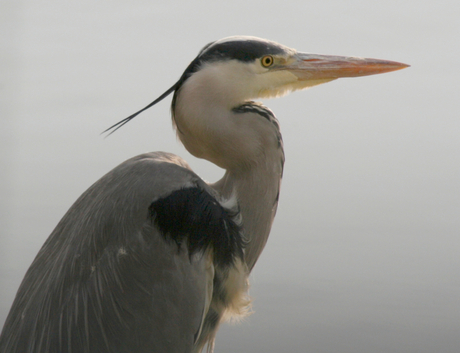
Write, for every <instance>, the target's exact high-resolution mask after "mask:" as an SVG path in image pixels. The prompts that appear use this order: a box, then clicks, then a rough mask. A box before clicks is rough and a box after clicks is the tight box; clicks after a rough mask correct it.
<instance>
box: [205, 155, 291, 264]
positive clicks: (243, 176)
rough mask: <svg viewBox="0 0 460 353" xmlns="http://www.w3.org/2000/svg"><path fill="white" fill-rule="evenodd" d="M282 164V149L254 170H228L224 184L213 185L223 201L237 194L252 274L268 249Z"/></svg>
mask: <svg viewBox="0 0 460 353" xmlns="http://www.w3.org/2000/svg"><path fill="white" fill-rule="evenodd" d="M283 161H284V158H283V150H282V148H280V149H278V150H277V151H273V153H270V154H265V160H263V161H260V163H257V164H256V165H255V166H253V167H252V168H249V169H246V170H244V171H242V170H227V172H226V173H225V175H224V177H223V178H222V179H221V180H219V181H218V182H217V183H215V184H213V185H211V186H212V187H213V188H214V189H216V190H217V191H218V192H219V193H220V194H221V195H222V196H223V197H224V198H230V197H232V196H235V194H236V197H237V199H238V204H239V208H240V213H241V216H242V222H243V229H244V233H245V237H246V239H247V241H248V244H247V247H246V249H245V260H246V264H247V266H248V268H249V270H251V269H252V268H253V266H254V264H255V263H256V261H257V259H258V257H259V255H260V254H261V252H262V250H263V248H264V247H265V244H266V242H267V239H268V235H269V233H270V229H271V226H272V223H273V219H274V217H275V213H276V209H277V206H278V196H279V188H280V183H281V176H282V169H283Z"/></svg>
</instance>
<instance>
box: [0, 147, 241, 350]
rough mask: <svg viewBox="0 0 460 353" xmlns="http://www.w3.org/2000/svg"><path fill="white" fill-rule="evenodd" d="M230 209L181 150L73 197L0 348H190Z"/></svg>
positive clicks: (140, 160)
mask: <svg viewBox="0 0 460 353" xmlns="http://www.w3.org/2000/svg"><path fill="white" fill-rule="evenodd" d="M195 206H196V207H195ZM193 207H195V208H196V209H193ZM226 217H227V214H226V211H225V210H224V209H223V208H222V207H221V206H220V204H218V203H217V202H216V200H215V198H214V196H213V195H212V194H211V193H210V192H209V190H207V189H206V185H205V184H204V183H203V182H202V181H201V180H200V179H199V178H198V177H197V176H196V175H195V174H194V173H193V172H191V171H190V170H189V169H188V167H187V165H186V164H185V162H183V161H182V160H180V159H179V158H178V157H175V156H173V155H169V154H163V153H152V154H145V155H141V156H138V157H135V158H132V159H130V160H128V161H126V162H125V163H123V164H121V165H120V166H118V167H117V168H115V169H114V170H112V171H111V172H110V173H108V174H107V175H105V176H104V177H103V178H101V179H100V180H99V181H98V182H96V183H95V184H94V185H93V186H92V187H91V188H89V189H88V190H87V191H86V192H85V193H84V194H83V195H82V196H81V197H80V198H79V199H78V200H77V201H76V202H75V204H74V205H73V206H72V207H71V208H70V209H69V211H68V212H67V214H66V215H65V216H64V217H63V219H62V220H61V222H60V223H59V224H58V225H57V227H56V229H55V230H54V231H53V233H52V234H51V235H50V237H49V238H48V240H47V241H46V243H45V244H44V246H43V247H42V249H41V250H40V252H39V254H38V255H37V257H36V259H35V260H34V262H33V263H32V265H31V267H30V268H29V270H28V272H27V274H26V276H25V278H24V280H23V282H22V284H21V286H20V288H19V290H18V293H17V295H16V298H15V301H14V303H13V306H12V308H11V311H10V313H9V315H8V318H7V320H6V322H5V326H4V329H3V332H2V335H1V337H0V351H2V352H60V353H64V352H191V351H192V350H193V346H194V343H195V342H196V340H197V338H198V336H199V333H200V329H201V326H202V321H203V316H204V315H205V314H206V311H207V308H208V306H209V301H210V297H211V296H212V281H213V279H212V277H213V273H214V272H213V271H214V270H213V264H212V261H213V260H212V252H215V251H216V249H217V250H218V248H219V244H217V243H218V242H222V237H221V236H220V235H219V238H218V239H217V240H213V239H214V238H215V237H216V234H217V233H219V232H220V231H221V230H219V229H217V228H219V222H220V223H222V219H224V222H225V224H222V227H223V228H225V229H227V228H228V224H227V223H226V222H227V221H226V220H225V218H226ZM216 225H217V228H216ZM190 229H191V230H190ZM236 231H237V229H236ZM235 234H236V233H235ZM213 237H214V238H213ZM224 240H225V241H224V243H227V244H225V249H227V248H228V249H230V250H225V249H224V252H225V254H224V256H223V257H221V258H224V259H225V257H227V258H228V259H229V260H228V261H232V258H233V257H234V256H241V255H240V253H241V252H242V246H241V243H240V239H238V236H236V238H235V237H234V236H230V237H228V238H225V239H224ZM229 240H230V242H229ZM229 244H230V247H228V245H229ZM232 246H233V250H232ZM231 251H233V253H231Z"/></svg>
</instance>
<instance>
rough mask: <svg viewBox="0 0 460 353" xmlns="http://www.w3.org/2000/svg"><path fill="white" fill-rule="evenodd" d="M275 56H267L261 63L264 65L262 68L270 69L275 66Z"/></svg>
mask: <svg viewBox="0 0 460 353" xmlns="http://www.w3.org/2000/svg"><path fill="white" fill-rule="evenodd" d="M273 61H274V60H273V56H271V55H265V56H264V57H263V58H262V60H261V63H262V66H263V67H270V66H272V65H273Z"/></svg>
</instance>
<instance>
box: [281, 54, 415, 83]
mask: <svg viewBox="0 0 460 353" xmlns="http://www.w3.org/2000/svg"><path fill="white" fill-rule="evenodd" d="M293 59H294V60H295V61H294V62H292V63H290V64H287V65H286V66H285V67H284V69H286V70H288V71H289V72H291V73H292V74H294V75H295V76H297V78H298V79H299V81H307V80H335V79H337V78H341V77H359V76H368V75H376V74H383V73H385V72H390V71H396V70H401V69H404V68H406V67H408V66H409V65H406V64H402V63H399V62H396V61H388V60H379V59H367V58H355V57H348V56H334V55H317V54H306V53H297V54H295V55H294V56H293Z"/></svg>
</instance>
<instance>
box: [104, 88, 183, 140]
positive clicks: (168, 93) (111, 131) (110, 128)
mask: <svg viewBox="0 0 460 353" xmlns="http://www.w3.org/2000/svg"><path fill="white" fill-rule="evenodd" d="M179 84H180V83H179V82H176V83H175V84H174V85H173V86H172V87H171V88H170V89H168V90H167V91H166V92H165V93H163V94H162V95H161V96H159V97H158V98H157V99H155V100H154V101H153V102H152V103H150V104H149V105H147V106H146V107H144V108H142V109H141V110H139V111H137V112H136V113H134V114H132V115H130V116H128V117H127V118H124V119H123V120H120V121H119V122H118V123H116V124H114V125H112V126H111V127H109V128H108V129H106V130H104V131H103V132H102V134H105V133H106V132H108V131H110V132H109V133H108V135H107V136H110V135H112V134H113V133H114V132H115V131H117V130H118V129H119V128H121V127H122V126H123V125H125V124H126V123H128V122H129V121H130V120H131V119H134V118H135V117H136V116H138V115H139V114H140V113H142V112H143V111H144V110H147V109H149V108H150V107H152V106H154V105H155V104H157V103H158V102H160V101H161V100H163V99H164V98H166V97H167V96H169V95H170V94H171V93H172V92H174V91H175V90H176V89H177V87H179Z"/></svg>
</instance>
